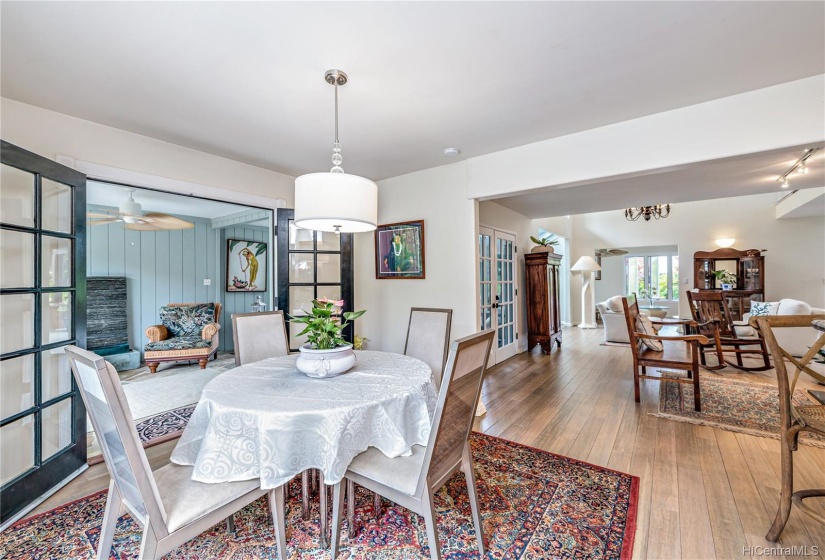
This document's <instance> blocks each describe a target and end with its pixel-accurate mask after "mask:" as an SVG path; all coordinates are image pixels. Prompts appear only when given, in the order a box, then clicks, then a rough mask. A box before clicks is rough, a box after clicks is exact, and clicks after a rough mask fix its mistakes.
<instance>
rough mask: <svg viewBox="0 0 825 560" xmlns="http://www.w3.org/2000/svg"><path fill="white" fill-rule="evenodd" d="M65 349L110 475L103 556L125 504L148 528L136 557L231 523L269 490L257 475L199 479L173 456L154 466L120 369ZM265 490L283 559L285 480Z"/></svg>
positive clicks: (159, 553) (73, 348)
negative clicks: (225, 479) (207, 481)
mask: <svg viewBox="0 0 825 560" xmlns="http://www.w3.org/2000/svg"><path fill="white" fill-rule="evenodd" d="M66 354H67V356H68V358H69V363H70V364H71V368H72V373H73V375H74V378H75V381H76V382H77V386H78V388H79V389H80V394H81V396H82V397H83V402H84V403H85V404H86V410H87V411H88V413H89V416H90V417H91V419H92V425H93V426H94V430H95V433H96V434H97V436H98V440H99V441H100V447H101V451H102V452H103V458H104V459H105V461H106V467H107V468H108V469H109V474H110V475H111V482H110V483H109V495H108V497H107V498H106V513H105V515H104V517H103V526H102V527H101V529H100V540H99V544H98V547H97V558H98V559H107V558H109V554H110V551H111V548H112V537H113V536H114V533H115V526H116V525H117V519H118V517H119V516H120V515H121V514H122V513H125V512H128V513H129V514H130V515H131V516H132V518H133V519H134V520H135V521H136V522H137V523H138V524H139V525H140V526H141V528H142V529H143V541H142V542H141V545H140V556H139V558H140V559H141V560H143V559H154V558H160V557H162V556H163V555H165V554H166V553H168V552H170V551H171V550H173V549H175V548H176V547H178V546H180V545H181V544H183V543H185V542H186V541H188V540H191V539H192V538H194V537H196V536H197V535H199V534H200V533H202V532H204V531H206V530H207V529H209V528H210V527H212V526H213V525H215V524H216V523H218V522H220V521H221V520H222V519H226V520H227V526H228V528H229V529H230V530H232V525H233V524H232V515H233V514H234V513H235V512H236V511H238V510H240V509H241V508H243V507H245V506H246V505H247V504H250V503H252V502H253V501H255V500H257V499H258V498H260V497H261V496H263V495H264V494H267V491H265V490H261V488H260V485H259V483H258V480H247V481H243V482H227V483H223V484H203V483H200V482H194V481H192V479H191V477H192V467H182V466H179V465H175V464H171V463H170V464H168V465H164V466H163V467H161V468H160V469H158V470H157V471H155V472H152V470H151V469H150V468H149V462H148V460H147V459H146V453H145V452H144V451H143V445H141V442H140V439H139V438H138V434H137V430H135V423H134V420H133V419H132V413H131V411H130V410H129V404H128V403H127V402H126V396H125V395H124V393H123V388H122V387H121V385H120V380H119V378H118V375H117V372H116V371H115V369H114V368H113V367H112V365H111V364H109V363H108V362H106V361H105V360H104V359H103V358H101V357H100V356H98V355H97V354H93V353H91V352H88V351H86V350H82V349H80V348H78V347H76V346H67V347H66ZM268 494H269V506H270V510H271V514H272V520H273V523H274V524H275V534H276V538H277V542H278V557H279V558H280V559H281V560H283V559H285V558H286V548H285V547H286V528H285V525H284V488H283V486H281V487H278V488H275V489H274V490H270V491H269V492H268Z"/></svg>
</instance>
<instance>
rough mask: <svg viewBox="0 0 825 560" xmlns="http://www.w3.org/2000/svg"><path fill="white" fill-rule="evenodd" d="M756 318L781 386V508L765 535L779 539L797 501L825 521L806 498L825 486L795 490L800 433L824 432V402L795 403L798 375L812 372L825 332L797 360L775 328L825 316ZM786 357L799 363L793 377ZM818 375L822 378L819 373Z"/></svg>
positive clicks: (824, 494)
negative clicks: (784, 344)
mask: <svg viewBox="0 0 825 560" xmlns="http://www.w3.org/2000/svg"><path fill="white" fill-rule="evenodd" d="M754 319H755V320H756V321H755V322H756V324H757V326H758V328H759V331H760V332H761V333H762V336H763V337H764V338H765V341H766V342H767V344H768V348H769V349H770V352H771V355H772V356H773V364H774V367H775V368H776V379H777V382H778V387H779V422H780V437H779V445H780V458H781V475H780V476H781V480H780V484H781V485H780V491H779V508H778V510H777V512H776V517H775V518H774V520H773V524H772V525H771V527H770V529H769V530H768V534H767V535H765V539H767V540H769V541H771V542H776V541H777V540H779V537H780V535H782V531H783V530H784V529H785V525H786V524H787V523H788V518H789V517H790V515H791V506H794V505H795V506H796V507H797V508H798V509H799V511H801V512H803V513H805V514H807V515H809V516H810V517H811V518H813V519H815V520H816V521H819V522H820V523H823V524H825V515H823V514H822V509H821V508H817V507H815V506H814V507H812V506H810V505H808V504H806V503H804V500H806V499H808V498H822V497H825V488H820V489H814V488H811V489H807V490H798V491H796V492H794V490H793V474H794V473H793V453H794V451H796V449H797V446H798V444H799V434H800V433H802V432H810V433H812V434H819V435H821V436H825V405H823V404H807V405H798V404H794V401H793V394H794V390H795V389H796V383H797V381H798V380H799V375H800V374H801V373H802V372H803V371H806V372H808V373H812V372H811V371H810V370H809V369H808V367H807V364H809V363H810V361H811V360H812V359H813V357H814V356H816V354H817V353H818V352H819V351H820V350H822V348H823V346H825V334H822V335H820V337H819V339H818V340H817V341H816V342H815V343H814V344H813V346H811V348H810V349H809V350H808V352H807V353H806V354H805V356H803V357H802V359H801V360H799V361H797V360H795V359H794V358H793V357H792V356H791V355H790V354H788V353H787V352H786V351H785V350H784V349H783V348H782V347H781V346H779V343H777V341H776V336H775V335H774V332H773V331H774V329H778V328H798V327H806V326H807V327H810V326H811V321H812V320H814V319H825V315H819V316H813V315H767V316H759V317H755V318H754V317H752V318H751V322H753V320H754ZM786 359H788V360H789V361H790V362H791V363H792V364H793V365H794V366H796V368H795V369H796V371H795V372H794V376H793V381H789V380H788V371H787V369H786V367H785V360H786ZM815 377H817V378H819V377H820V376H815Z"/></svg>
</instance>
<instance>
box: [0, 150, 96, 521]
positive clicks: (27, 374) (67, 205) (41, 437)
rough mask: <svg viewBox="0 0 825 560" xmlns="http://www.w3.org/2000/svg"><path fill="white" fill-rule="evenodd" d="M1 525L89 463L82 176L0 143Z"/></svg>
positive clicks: (27, 152)
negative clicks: (80, 357)
mask: <svg viewBox="0 0 825 560" xmlns="http://www.w3.org/2000/svg"><path fill="white" fill-rule="evenodd" d="M0 198H1V199H2V200H1V201H0V248H1V249H0V253H1V254H2V255H1V258H2V264H1V265H0V314H1V315H2V319H1V320H0V330H2V332H0V383H1V385H0V388H2V392H1V393H0V451H2V454H1V455H2V460H0V502H2V505H0V526H3V525H6V524H7V523H8V522H10V521H11V520H13V519H15V518H16V517H18V516H20V515H21V513H22V512H25V511H27V509H28V508H29V507H31V506H32V505H33V504H35V503H37V502H38V501H39V499H40V498H41V497H42V496H43V495H44V494H46V493H48V492H49V491H50V490H53V489H54V488H55V487H57V486H59V485H61V484H62V483H65V482H67V481H68V480H69V479H71V478H72V477H73V476H74V475H76V474H77V473H79V472H80V471H81V470H82V469H84V468H85V466H86V409H85V407H84V405H83V401H82V399H81V398H80V395H79V394H78V392H77V387H76V386H75V383H74V380H73V379H72V374H71V370H70V368H69V364H68V360H67V358H66V355H65V352H64V351H63V348H64V347H65V346H66V345H68V344H76V345H78V346H84V347H85V343H86V328H85V325H86V248H85V228H86V224H85V208H86V176H85V175H83V174H82V173H78V172H77V171H75V170H74V169H71V168H68V167H65V166H63V165H60V164H58V163H56V162H54V161H52V160H50V159H47V158H44V157H42V156H39V155H37V154H34V153H32V152H29V151H26V150H24V149H22V148H19V147H17V146H14V145H12V144H9V143H7V142H2V144H0Z"/></svg>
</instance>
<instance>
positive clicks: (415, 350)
mask: <svg viewBox="0 0 825 560" xmlns="http://www.w3.org/2000/svg"><path fill="white" fill-rule="evenodd" d="M452 318H453V310H452V309H427V308H424V307H413V308H412V309H410V323H409V325H408V326H407V341H406V343H405V344H404V355H405V356H412V357H413V358H418V359H419V360H421V361H422V362H424V363H425V364H427V365H428V366H430V369H431V370H432V371H433V378H434V379H435V382H436V385H438V386H440V385H441V376H442V374H443V373H444V364H446V363H447V354H448V353H449V350H450V324H451V322H452Z"/></svg>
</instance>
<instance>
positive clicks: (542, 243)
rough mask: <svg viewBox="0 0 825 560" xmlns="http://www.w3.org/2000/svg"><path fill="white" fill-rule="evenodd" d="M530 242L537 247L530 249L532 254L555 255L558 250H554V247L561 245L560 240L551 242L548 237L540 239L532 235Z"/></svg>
mask: <svg viewBox="0 0 825 560" xmlns="http://www.w3.org/2000/svg"><path fill="white" fill-rule="evenodd" d="M530 241H532V242H533V243H535V244H536V246H535V247H533V248H532V249H530V252H531V253H555V252H556V250H555V249H553V245H558V244H559V242H558V240H556V239H554V240H552V241H551V240H550V239H549V238H547V237H541V238H539V237H533V236H532V235H531V236H530Z"/></svg>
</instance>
